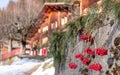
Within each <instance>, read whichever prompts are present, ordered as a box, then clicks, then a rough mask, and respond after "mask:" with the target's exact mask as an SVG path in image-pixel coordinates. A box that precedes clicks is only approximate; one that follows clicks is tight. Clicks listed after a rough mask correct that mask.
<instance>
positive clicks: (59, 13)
mask: <svg viewBox="0 0 120 75" xmlns="http://www.w3.org/2000/svg"><path fill="white" fill-rule="evenodd" d="M98 1H101V0H75V1H74V2H73V3H72V4H71V3H45V4H44V5H43V7H42V9H41V10H40V14H39V15H38V21H39V24H37V25H36V27H35V28H31V31H30V33H29V34H30V35H29V36H28V39H29V40H30V43H31V46H32V47H34V46H35V45H39V46H42V45H44V44H46V43H47V42H48V39H49V37H50V35H51V33H52V31H53V30H57V31H60V30H61V29H63V28H64V25H65V23H67V22H69V21H70V19H72V18H71V16H72V14H73V13H75V12H76V11H75V10H76V8H75V7H78V9H79V11H77V12H78V13H79V16H80V15H82V14H83V12H84V10H85V9H87V8H88V7H89V6H90V5H92V4H94V3H96V2H98ZM78 9H77V10H78Z"/></svg>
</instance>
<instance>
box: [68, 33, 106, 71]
mask: <svg viewBox="0 0 120 75" xmlns="http://www.w3.org/2000/svg"><path fill="white" fill-rule="evenodd" d="M80 40H85V41H86V42H93V41H94V38H93V37H91V36H87V35H82V36H81V37H80ZM84 52H85V53H87V55H88V56H91V55H95V54H97V55H99V56H104V55H107V53H108V50H106V49H104V48H96V49H94V50H92V49H91V48H90V47H88V48H86V49H85V50H84ZM75 58H76V59H80V60H81V61H82V64H84V65H89V69H92V70H95V71H101V69H102V66H101V64H99V63H96V64H89V63H90V61H91V60H90V59H89V58H86V57H85V56H83V55H82V54H81V53H78V54H76V55H75ZM77 67H78V65H76V64H75V63H73V62H70V63H69V68H71V69H76V68H77Z"/></svg>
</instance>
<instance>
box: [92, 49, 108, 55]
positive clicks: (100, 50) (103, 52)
mask: <svg viewBox="0 0 120 75" xmlns="http://www.w3.org/2000/svg"><path fill="white" fill-rule="evenodd" d="M94 52H95V53H96V54H98V55H100V56H104V55H107V53H108V50H106V49H104V48H96V49H95V50H94Z"/></svg>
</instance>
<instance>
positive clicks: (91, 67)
mask: <svg viewBox="0 0 120 75" xmlns="http://www.w3.org/2000/svg"><path fill="white" fill-rule="evenodd" d="M89 68H90V69H92V70H95V71H101V69H102V66H101V64H99V63H97V64H90V65H89Z"/></svg>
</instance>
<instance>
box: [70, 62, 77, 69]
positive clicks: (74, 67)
mask: <svg viewBox="0 0 120 75" xmlns="http://www.w3.org/2000/svg"><path fill="white" fill-rule="evenodd" d="M77 67H78V66H77V65H76V64H75V63H73V62H70V63H69V68H71V69H76V68H77Z"/></svg>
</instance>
